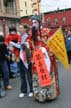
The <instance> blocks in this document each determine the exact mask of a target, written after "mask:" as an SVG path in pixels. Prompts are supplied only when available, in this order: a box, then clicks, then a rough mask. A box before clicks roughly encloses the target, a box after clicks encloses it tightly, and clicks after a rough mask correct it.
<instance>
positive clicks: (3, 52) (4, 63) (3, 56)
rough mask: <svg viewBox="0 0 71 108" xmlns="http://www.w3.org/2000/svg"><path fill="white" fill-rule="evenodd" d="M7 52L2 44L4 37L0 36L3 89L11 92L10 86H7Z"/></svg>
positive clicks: (0, 65)
mask: <svg viewBox="0 0 71 108" xmlns="http://www.w3.org/2000/svg"><path fill="white" fill-rule="evenodd" d="M9 58H10V57H9V55H8V51H7V48H6V45H5V43H4V36H3V35H0V69H1V70H2V73H3V82H4V88H5V89H7V90H11V89H12V86H11V85H10V84H9V70H8V65H7V59H9Z"/></svg>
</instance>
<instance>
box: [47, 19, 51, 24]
mask: <svg viewBox="0 0 71 108" xmlns="http://www.w3.org/2000/svg"><path fill="white" fill-rule="evenodd" d="M47 24H48V26H50V25H51V19H50V18H48V19H47Z"/></svg>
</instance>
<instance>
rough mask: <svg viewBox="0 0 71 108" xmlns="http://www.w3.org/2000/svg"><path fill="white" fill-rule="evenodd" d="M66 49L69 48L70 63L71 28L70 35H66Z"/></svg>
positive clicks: (69, 59)
mask: <svg viewBox="0 0 71 108" xmlns="http://www.w3.org/2000/svg"><path fill="white" fill-rule="evenodd" d="M66 49H67V55H68V61H69V64H70V61H71V30H69V31H68V35H67V36H66Z"/></svg>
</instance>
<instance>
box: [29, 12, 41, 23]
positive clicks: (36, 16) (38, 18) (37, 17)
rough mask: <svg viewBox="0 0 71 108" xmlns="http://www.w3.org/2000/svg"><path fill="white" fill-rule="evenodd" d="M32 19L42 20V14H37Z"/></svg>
mask: <svg viewBox="0 0 71 108" xmlns="http://www.w3.org/2000/svg"><path fill="white" fill-rule="evenodd" d="M31 20H37V21H39V22H41V21H42V15H37V14H35V15H33V16H32V17H31Z"/></svg>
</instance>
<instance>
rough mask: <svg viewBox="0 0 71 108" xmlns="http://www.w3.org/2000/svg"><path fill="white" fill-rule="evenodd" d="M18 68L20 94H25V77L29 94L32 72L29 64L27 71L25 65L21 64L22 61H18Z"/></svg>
mask: <svg viewBox="0 0 71 108" xmlns="http://www.w3.org/2000/svg"><path fill="white" fill-rule="evenodd" d="M18 67H19V70H20V76H21V93H25V94H26V93H27V81H26V77H27V80H28V84H29V88H30V92H33V90H32V72H31V70H32V69H31V68H32V66H31V64H29V67H28V69H27V68H26V67H25V65H24V64H23V62H22V60H20V62H19V63H18Z"/></svg>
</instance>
